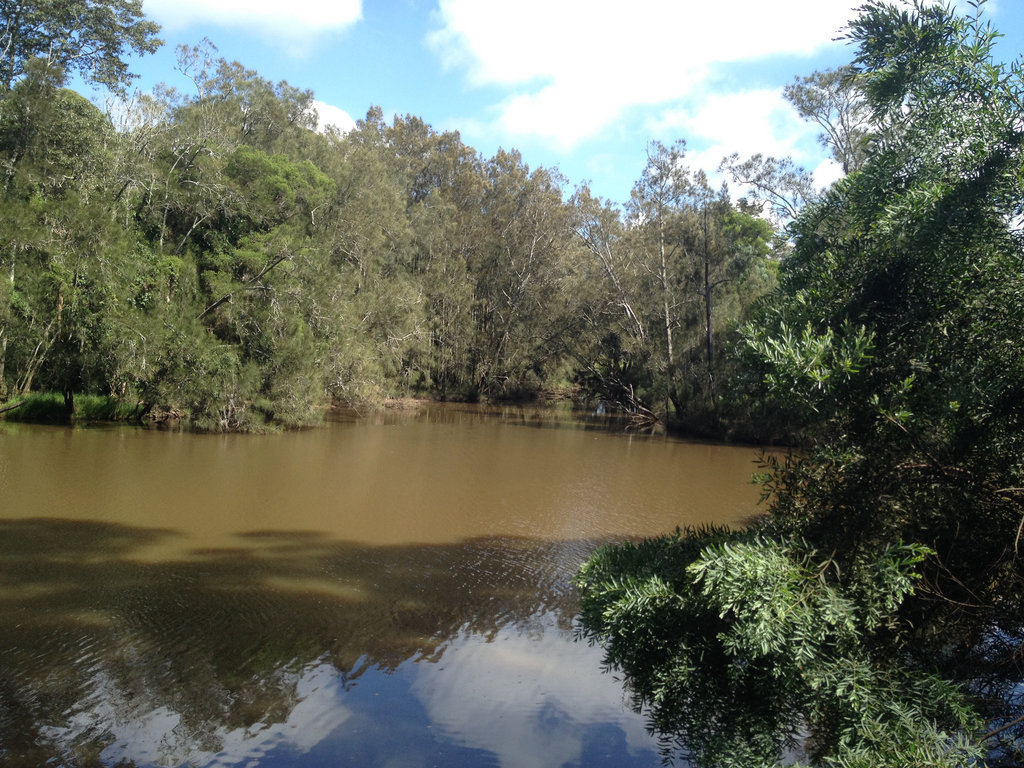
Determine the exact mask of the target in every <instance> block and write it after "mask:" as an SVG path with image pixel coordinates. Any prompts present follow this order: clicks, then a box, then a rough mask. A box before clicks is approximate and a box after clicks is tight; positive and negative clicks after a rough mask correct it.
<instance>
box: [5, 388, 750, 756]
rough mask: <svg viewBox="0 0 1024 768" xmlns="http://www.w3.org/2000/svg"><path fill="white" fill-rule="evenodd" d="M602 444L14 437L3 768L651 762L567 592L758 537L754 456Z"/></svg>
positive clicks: (523, 430) (457, 412)
mask: <svg viewBox="0 0 1024 768" xmlns="http://www.w3.org/2000/svg"><path fill="white" fill-rule="evenodd" d="M604 426H605V425H604V423H603V422H596V421H594V420H589V419H583V418H579V417H572V418H569V417H567V416H566V414H565V413H564V412H560V413H556V412H553V411H550V410H544V409H529V408H527V409H523V408H492V409H487V408H483V407H478V406H458V405H432V406H428V407H423V408H419V409H412V410H408V411H394V412H387V413H384V414H378V415H376V416H373V417H367V418H345V419H338V420H336V421H334V422H332V423H329V424H327V425H325V426H324V427H323V428H318V429H314V430H309V431H304V432H290V433H284V434H274V435H266V436H243V435H196V434H190V433H184V432H160V431H155V430H143V429H133V428H113V427H104V428H77V429H69V428H63V427H41V426H26V425H17V424H4V423H2V422H0V531H2V536H0V762H2V764H3V765H5V766H18V767H19V768H20V767H21V766H25V767H26V768H27V767H28V766H32V768H35V767H36V766H41V765H44V764H45V765H53V766H87V765H88V766H119V767H121V768H124V767H126V766H136V767H138V768H142V767H143V766H147V767H148V766H300V768H308V767H309V766H335V765H358V766H435V765H437V766H502V768H520V767H522V768H525V767H526V766H531V767H532V766H619V767H622V766H625V767H627V768H628V767H630V766H652V767H653V766H658V765H660V756H659V754H658V750H657V742H656V740H655V739H654V738H653V737H651V736H650V735H649V734H648V733H647V732H646V728H645V721H644V719H643V717H642V716H641V715H638V714H636V713H634V712H633V711H632V710H631V708H630V706H629V697H628V693H627V692H625V691H624V690H623V687H622V683H621V682H620V681H619V680H617V679H616V678H615V676H613V675H611V674H608V673H605V672H603V671H602V667H601V652H600V649H598V648H593V647H590V646H588V645H587V644H585V643H580V642H577V641H576V640H575V639H574V632H573V629H574V620H575V611H576V598H575V595H574V593H573V589H572V586H571V579H572V576H573V574H574V572H575V571H576V569H577V568H578V566H579V564H580V563H581V562H582V561H583V559H584V558H586V556H587V554H588V553H589V552H590V551H591V550H592V549H593V547H594V546H596V545H597V544H600V543H603V542H607V541H615V540H621V539H623V538H626V537H631V536H646V535H655V534H658V533H662V532H665V531H669V530H672V529H673V528H674V527H675V526H677V525H692V524H701V523H708V522H720V523H728V524H738V523H741V522H742V521H743V520H744V519H746V518H747V517H748V516H749V515H750V514H751V513H753V512H754V511H755V510H756V502H757V495H758V493H757V489H756V487H754V486H753V485H752V484H751V483H750V478H751V475H752V473H753V472H754V471H755V469H756V459H757V452H756V451H755V450H754V449H751V448H744V447H735V446H732V447H729V446H718V445H709V444H703V443H695V442H686V441H680V440H674V439H670V438H665V437H651V436H643V435H637V434H630V433H622V432H618V431H614V430H608V429H605V428H604Z"/></svg>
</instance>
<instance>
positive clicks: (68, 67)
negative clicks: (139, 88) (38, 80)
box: [0, 0, 161, 91]
mask: <svg viewBox="0 0 1024 768" xmlns="http://www.w3.org/2000/svg"><path fill="white" fill-rule="evenodd" d="M159 30H160V28H159V26H158V25H157V24H155V23H154V22H152V21H149V20H147V19H146V18H145V17H144V16H143V12H142V3H141V2H140V1H139V0H0V50H2V58H0V90H2V91H9V90H10V89H11V87H12V86H13V85H14V82H15V81H16V80H18V79H20V78H21V77H22V76H23V75H24V74H25V71H26V66H27V64H28V62H29V61H31V60H32V59H34V58H40V59H41V60H43V61H45V62H46V66H47V68H50V69H60V70H62V71H65V72H69V73H70V72H77V73H79V74H81V75H82V76H83V77H84V78H85V79H86V81H88V82H93V83H98V84H100V85H104V86H106V87H108V88H110V89H112V90H115V91H120V90H123V89H124V88H125V87H126V86H127V85H128V84H129V83H130V82H131V80H132V79H133V78H134V77H135V76H134V75H132V74H131V72H129V70H128V63H127V61H126V60H125V59H126V58H127V56H128V54H129V53H135V54H144V53H153V51H155V50H156V49H157V48H158V47H160V45H161V42H160V40H159V39H158V38H157V36H156V35H157V33H158V32H159Z"/></svg>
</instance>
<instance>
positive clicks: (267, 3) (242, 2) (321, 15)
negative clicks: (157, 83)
mask: <svg viewBox="0 0 1024 768" xmlns="http://www.w3.org/2000/svg"><path fill="white" fill-rule="evenodd" d="M143 8H144V10H145V12H146V15H147V16H149V17H150V18H152V19H153V20H155V21H157V22H159V23H160V24H161V25H163V26H164V27H167V28H168V29H171V30H180V29H185V28H186V27H189V26H192V25H199V24H217V25H220V26H224V27H240V28H244V29H250V30H255V31H257V32H260V33H262V34H264V35H266V36H268V37H274V36H281V37H282V38H284V40H283V42H284V44H285V45H291V44H292V43H293V42H294V40H295V39H296V38H299V37H308V36H312V35H316V34H317V33H320V32H327V31H336V30H339V29H344V28H345V27H349V26H351V25H352V24H355V23H356V22H357V21H359V19H360V18H362V12H363V10H362V0H292V2H288V3H280V2H276V1H275V0H213V1H211V0H145V2H144V4H143Z"/></svg>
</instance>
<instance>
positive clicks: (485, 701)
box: [412, 614, 655, 768]
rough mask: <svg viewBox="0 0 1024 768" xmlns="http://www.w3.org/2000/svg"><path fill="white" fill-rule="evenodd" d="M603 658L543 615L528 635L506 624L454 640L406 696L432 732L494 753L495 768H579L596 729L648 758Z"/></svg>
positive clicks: (637, 720)
mask: <svg viewBox="0 0 1024 768" xmlns="http://www.w3.org/2000/svg"><path fill="white" fill-rule="evenodd" d="M601 658H602V651H601V649H600V648H598V647H593V646H587V645H585V644H583V643H573V642H571V641H569V640H568V639H567V638H566V637H565V633H564V632H562V631H560V630H558V629H557V627H556V626H554V617H553V616H551V615H550V614H549V615H547V616H542V617H540V618H539V619H538V624H537V625H536V626H533V627H531V632H530V633H529V634H528V635H527V634H524V633H522V632H517V631H516V630H515V628H514V627H512V626H506V627H502V628H501V629H500V630H499V631H498V633H497V635H496V636H495V637H488V638H483V637H481V636H479V635H465V636H462V637H460V638H457V639H456V640H455V641H454V642H453V643H452V645H451V646H450V647H449V648H448V649H447V650H446V652H445V659H446V663H445V664H444V665H440V666H441V668H440V669H439V667H438V666H437V665H422V666H420V667H419V668H418V677H417V680H416V682H415V683H414V684H413V686H412V691H413V693H414V694H415V695H416V696H417V697H418V698H419V699H420V700H421V701H422V702H423V706H424V708H425V709H426V711H427V713H428V715H429V716H430V720H431V722H432V724H433V727H434V728H435V729H436V730H437V731H439V732H441V733H445V734H447V735H449V738H451V739H452V740H453V741H455V742H456V743H459V744H462V745H465V746H468V747H470V748H473V749H480V750H484V751H486V752H488V753H490V754H492V755H493V756H494V758H495V761H496V762H497V764H498V765H500V766H501V768H531V766H536V765H579V764H580V762H581V760H582V758H583V754H584V747H585V745H586V736H587V727H588V726H589V725H592V724H598V723H600V724H603V725H604V726H605V727H615V728H617V729H618V730H619V731H620V733H621V735H622V737H623V738H624V740H625V742H626V745H627V747H628V751H629V752H630V753H633V754H637V753H643V752H650V753H651V756H652V757H653V752H654V747H655V743H654V740H653V739H652V738H651V737H650V736H649V735H648V734H647V733H646V729H645V721H644V719H643V718H642V717H641V716H639V715H637V714H635V713H634V712H631V711H630V710H629V708H628V707H627V706H626V704H625V703H624V698H625V697H624V695H623V689H622V684H621V683H620V682H618V681H616V680H615V679H614V678H613V677H612V676H611V675H608V674H605V673H604V672H602V671H601ZM495 691H506V692H508V695H495Z"/></svg>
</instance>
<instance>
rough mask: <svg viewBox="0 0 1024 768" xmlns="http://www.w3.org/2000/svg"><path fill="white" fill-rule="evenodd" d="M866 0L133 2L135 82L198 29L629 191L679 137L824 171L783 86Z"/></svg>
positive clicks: (258, 65)
mask: <svg viewBox="0 0 1024 768" xmlns="http://www.w3.org/2000/svg"><path fill="white" fill-rule="evenodd" d="M859 4H860V0H775V1H774V2H766V0H630V2H622V0H617V1H612V0H365V1H364V0H286V1H285V2H281V1H280V0H144V9H145V12H146V14H147V15H148V16H149V17H150V18H152V19H154V20H155V21H157V22H158V23H160V24H161V25H162V26H163V31H162V34H161V37H162V38H163V39H164V41H165V45H164V47H163V48H162V49H161V50H160V51H159V52H158V53H157V54H155V55H151V56H147V57H144V58H142V59H140V60H137V61H135V62H134V64H133V70H134V71H135V72H137V73H139V74H140V75H141V77H140V79H139V80H138V81H137V82H136V85H137V87H138V88H140V89H142V90H149V89H150V88H152V87H153V85H155V84H156V83H159V82H166V83H168V84H170V85H174V86H176V87H178V88H180V89H182V90H187V89H188V87H189V86H190V83H189V82H188V81H187V80H185V79H184V78H183V77H181V76H180V75H179V74H178V73H177V72H176V71H175V70H174V64H175V48H176V46H177V45H179V44H182V43H185V44H190V45H194V44H196V43H198V42H199V41H200V40H202V39H203V38H204V37H205V38H208V39H209V40H210V41H212V42H213V43H214V44H215V45H216V46H217V48H218V55H219V56H222V57H224V58H226V59H228V60H237V61H239V62H241V63H242V64H243V65H245V66H246V67H248V68H250V69H255V70H257V71H258V72H259V73H260V74H261V75H262V76H263V77H265V78H267V79H270V80H273V81H275V82H276V81H279V80H287V81H288V82H289V83H291V84H292V85H295V86H299V87H302V88H309V89H312V90H313V91H314V92H315V94H316V98H317V100H318V102H320V107H319V110H320V116H321V121H326V120H329V121H331V122H335V123H337V124H339V125H345V124H346V123H349V121H351V120H352V119H358V118H360V117H362V116H364V115H365V114H366V111H367V109H368V108H369V107H371V106H373V105H378V106H380V107H381V108H382V109H383V110H384V114H385V116H387V118H388V119H389V120H390V117H391V116H392V115H394V114H399V115H405V114H412V115H416V116H419V117H422V118H423V119H424V120H425V121H426V122H427V123H429V124H430V125H432V126H434V127H435V128H436V129H438V130H457V131H459V132H460V133H461V135H462V139H463V141H465V142H466V143H467V144H469V145H470V146H473V147H475V148H476V149H477V150H479V151H480V152H482V153H483V154H484V155H485V156H490V155H493V154H494V152H495V151H496V150H497V149H498V148H499V147H504V148H505V149H509V148H513V147H514V148H516V149H518V150H520V152H521V153H522V155H523V158H524V160H525V162H526V163H528V164H529V165H530V166H531V167H536V166H540V165H542V166H545V167H548V168H554V167H557V168H558V169H559V170H560V171H561V172H562V174H563V175H564V176H565V177H566V178H567V187H568V190H569V191H571V189H572V188H574V187H575V186H576V185H578V184H580V183H582V182H585V181H586V182H589V184H590V186H591V189H592V191H593V192H594V193H595V194H598V195H600V196H602V197H605V198H608V199H610V200H612V201H615V202H620V203H621V202H624V201H626V200H627V199H628V197H629V192H630V189H631V188H632V185H633V183H634V181H635V180H636V179H637V178H638V177H639V175H640V173H641V171H642V169H643V166H644V162H645V152H646V147H647V144H648V142H649V141H650V140H652V139H657V140H661V141H663V142H665V143H666V144H668V143H671V142H672V141H674V140H676V139H679V138H682V139H685V140H686V142H687V147H688V159H689V164H690V166H691V167H692V168H703V169H705V170H708V171H712V170H714V169H715V168H716V167H717V165H718V163H719V161H720V160H721V159H722V157H723V156H725V155H727V154H729V153H731V152H739V153H740V154H741V155H744V156H746V155H749V154H752V153H754V152H762V153H765V154H775V155H789V156H792V157H793V158H794V159H795V160H796V161H797V162H798V163H800V164H802V165H803V166H805V167H806V168H808V169H811V170H815V171H816V175H817V177H818V179H819V180H820V181H821V183H826V182H828V181H830V180H831V179H833V178H834V177H835V175H836V173H837V172H836V169H835V168H834V167H832V166H831V165H830V163H829V162H828V161H827V159H826V158H825V155H824V153H823V151H822V150H821V148H820V147H819V146H818V145H817V144H816V142H815V140H814V135H815V134H814V131H813V129H812V128H811V126H809V125H807V124H805V123H802V122H801V121H800V120H799V118H798V117H797V116H796V115H795V113H794V112H793V111H792V109H791V108H790V107H789V106H788V105H787V104H786V103H785V101H784V100H783V99H782V87H783V86H784V85H785V84H786V83H788V82H790V81H791V80H792V79H793V77H794V76H796V75H804V74H809V73H810V72H811V71H813V70H815V69H820V68H823V67H827V66H835V65H838V64H841V63H844V62H846V61H848V60H849V58H850V56H851V49H850V48H849V47H848V46H847V45H846V44H845V43H843V42H840V41H836V40H835V39H834V38H836V37H837V35H839V34H840V33H841V29H842V27H843V25H844V24H845V22H846V21H847V20H848V19H849V18H851V16H852V15H853V14H852V11H851V9H852V8H854V7H856V6H857V5H859ZM986 9H987V10H986V15H987V17H988V18H989V19H990V20H991V21H992V23H993V25H994V26H995V27H996V28H997V29H999V30H1000V31H1001V32H1003V33H1004V34H1005V35H1006V37H1005V39H1004V40H1003V41H1002V42H1001V44H1000V51H1001V52H1002V55H1003V56H1004V57H1006V58H1012V57H1014V56H1017V55H1019V54H1020V53H1021V51H1022V50H1024V0H989V2H988V4H987V5H986Z"/></svg>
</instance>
